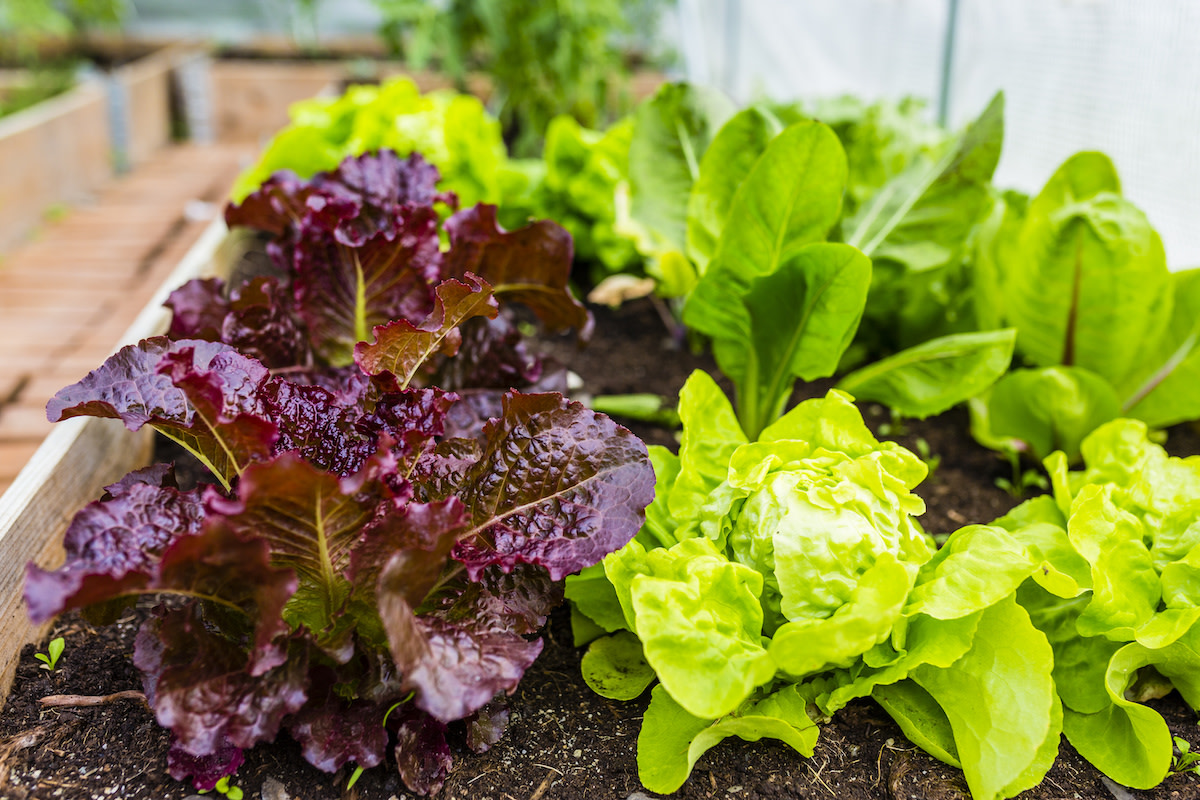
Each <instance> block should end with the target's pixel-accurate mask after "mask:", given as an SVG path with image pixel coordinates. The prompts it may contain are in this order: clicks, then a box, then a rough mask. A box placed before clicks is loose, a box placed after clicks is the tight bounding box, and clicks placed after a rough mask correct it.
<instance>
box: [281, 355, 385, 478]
mask: <svg viewBox="0 0 1200 800" xmlns="http://www.w3.org/2000/svg"><path fill="white" fill-rule="evenodd" d="M263 402H264V404H265V406H266V408H267V411H268V413H269V414H270V417H271V419H272V420H273V421H274V422H275V424H276V426H277V427H278V429H279V439H278V440H277V441H276V442H275V453H276V454H280V453H288V452H295V453H298V454H299V455H300V456H301V457H302V458H303V459H304V460H306V461H308V462H309V463H310V464H312V465H313V466H315V467H317V468H318V469H322V470H325V471H328V472H333V473H336V474H338V475H351V474H353V473H355V472H358V471H359V470H360V469H362V466H363V464H365V463H366V461H367V459H368V458H370V457H371V455H373V454H374V452H375V449H376V443H377V442H378V439H379V437H378V435H377V434H376V433H375V432H374V431H372V430H370V429H369V428H368V427H367V425H366V424H365V421H364V419H363V412H362V408H361V406H359V405H357V404H343V403H341V402H339V398H338V397H337V396H336V395H334V394H333V393H332V392H330V391H329V390H327V389H323V388H322V387H320V386H312V385H300V384H295V383H292V382H290V381H284V380H279V379H272V380H271V381H269V382H268V383H267V385H266V388H265V389H264V392H263Z"/></svg>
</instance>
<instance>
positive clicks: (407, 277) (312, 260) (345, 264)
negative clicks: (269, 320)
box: [292, 206, 442, 366]
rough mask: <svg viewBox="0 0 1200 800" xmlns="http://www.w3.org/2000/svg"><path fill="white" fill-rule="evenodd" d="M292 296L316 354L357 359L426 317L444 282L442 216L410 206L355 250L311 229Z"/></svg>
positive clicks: (337, 361)
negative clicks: (392, 330)
mask: <svg viewBox="0 0 1200 800" xmlns="http://www.w3.org/2000/svg"><path fill="white" fill-rule="evenodd" d="M293 258H294V262H293V271H292V292H293V297H294V298H295V305H296V313H297V315H298V316H299V317H300V319H301V320H303V322H304V325H305V326H306V327H307V329H308V331H309V337H310V343H311V345H312V348H313V350H314V351H315V352H316V353H317V354H318V355H319V356H320V357H321V358H323V359H324V360H325V361H326V362H327V363H329V364H332V365H333V366H344V365H346V364H349V363H351V361H352V360H353V353H354V345H355V344H356V343H357V342H360V341H364V340H366V338H367V336H368V335H369V334H370V332H371V329H372V328H373V327H375V326H377V325H383V324H385V323H387V322H390V321H391V320H394V319H407V320H419V319H423V318H424V317H425V316H426V315H427V314H428V313H429V312H430V311H431V310H432V308H433V287H434V286H435V285H436V284H437V283H438V281H439V280H440V279H441V262H442V253H441V250H440V248H439V244H438V232H437V214H436V212H434V210H433V208H432V207H428V206H404V207H403V208H402V209H400V213H399V214H398V215H397V216H395V217H393V218H391V221H390V223H389V226H388V227H387V228H385V229H383V230H380V231H379V232H377V233H376V234H375V235H374V236H372V237H371V238H369V239H367V240H366V241H364V242H363V243H362V244H361V245H358V246H356V247H350V246H347V245H345V244H343V243H341V242H338V241H336V240H334V239H333V238H332V237H331V236H330V234H329V231H328V230H326V229H324V228H321V227H319V226H317V225H315V224H307V223H306V224H305V225H304V226H303V227H301V228H300V229H299V231H298V232H297V238H296V241H295V248H294V254H293Z"/></svg>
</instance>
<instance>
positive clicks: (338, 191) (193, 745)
mask: <svg viewBox="0 0 1200 800" xmlns="http://www.w3.org/2000/svg"><path fill="white" fill-rule="evenodd" d="M436 180H437V171H436V169H434V168H432V167H431V166H430V165H429V164H428V163H427V162H425V161H424V160H423V159H422V158H420V157H419V156H412V157H410V158H408V159H405V160H401V159H400V158H398V157H397V156H396V155H395V154H394V153H391V152H387V151H385V152H383V153H380V154H378V155H367V156H360V157H351V158H348V159H347V160H346V161H345V162H343V163H342V164H341V165H340V166H339V167H338V169H337V170H334V171H332V172H329V173H320V174H318V175H317V176H315V177H314V178H313V179H312V180H309V181H302V180H300V179H298V178H295V176H291V175H287V174H280V175H277V176H275V177H273V178H271V179H270V180H268V181H267V182H266V184H264V185H263V187H262V188H261V189H260V190H259V191H258V192H256V193H255V194H252V195H250V196H249V197H247V198H246V200H245V201H244V203H243V204H242V205H240V206H237V207H233V208H230V209H229V210H228V211H227V218H228V219H229V220H230V221H231V222H232V223H235V224H236V223H242V224H246V225H250V226H254V227H257V228H259V229H261V230H265V231H268V232H270V233H273V234H274V235H275V238H274V240H273V241H272V242H271V245H270V253H271V255H272V259H273V261H274V265H275V267H276V274H274V275H272V276H271V277H268V278H261V277H260V278H255V279H253V280H252V281H250V282H248V283H245V284H243V285H242V286H241V287H239V288H237V289H234V290H233V291H231V292H229V293H228V295H227V294H226V291H225V290H224V287H223V286H222V285H221V283H220V282H219V281H215V280H209V281H200V282H195V283H192V284H189V285H187V286H185V287H183V288H182V289H181V290H179V291H177V292H176V293H175V294H173V295H172V297H171V300H170V303H169V304H170V305H171V307H172V308H173V309H174V311H175V315H174V318H173V320H172V324H171V327H170V334H169V335H168V336H162V337H153V338H150V339H146V340H143V341H142V342H140V343H138V344H136V345H130V346H128V347H126V348H124V349H122V350H121V351H120V352H118V353H117V354H116V355H114V356H112V357H111V358H110V359H108V361H106V362H105V363H104V364H103V365H101V366H100V367H99V368H97V369H96V370H94V371H92V372H91V373H89V374H88V376H87V377H85V378H84V379H83V380H81V381H79V382H78V383H76V384H74V385H72V386H68V387H66V388H64V389H62V390H61V391H60V392H58V394H56V395H55V397H54V398H53V399H52V400H51V401H50V403H49V404H48V406H47V415H48V417H49V418H50V419H51V420H55V421H57V420H61V419H68V418H71V417H76V416H89V415H90V416H100V417H110V418H115V419H120V420H121V421H122V422H123V423H124V424H125V426H126V427H128V428H129V429H131V430H138V429H140V428H142V427H143V426H146V425H149V426H151V427H153V428H155V429H156V430H158V431H159V432H161V433H163V434H164V435H166V436H168V437H170V438H172V439H174V440H175V441H177V442H179V443H180V444H182V445H183V446H184V447H185V448H187V449H188V450H190V451H191V452H192V453H193V454H195V455H196V456H197V457H199V458H200V460H201V461H202V462H203V463H204V464H205V465H207V466H208V467H209V469H210V470H211V471H212V472H213V474H214V477H215V478H216V480H217V481H218V482H219V483H220V488H217V487H216V486H213V485H209V486H208V488H207V489H205V490H204V491H200V490H192V491H187V492H183V491H180V490H179V489H178V488H176V487H175V486H173V485H172V483H173V476H172V475H171V474H170V471H169V470H168V469H166V468H165V467H157V468H152V469H147V470H142V471H139V472H136V473H133V474H131V475H130V476H128V477H127V478H125V479H124V480H122V481H121V482H119V483H117V484H114V485H113V486H111V487H109V488H108V494H107V495H106V497H104V498H103V499H101V500H99V501H97V502H95V503H93V504H91V505H89V506H88V507H86V508H85V509H84V510H83V511H81V512H80V513H79V515H77V516H76V517H75V519H74V520H73V521H72V523H71V525H70V527H69V529H68V531H67V535H66V539H65V542H64V549H65V550H66V552H67V558H66V562H65V564H64V565H63V566H62V567H61V568H59V569H57V570H52V571H48V570H44V569H42V568H40V567H38V566H36V565H33V564H30V565H29V566H28V567H27V571H26V587H25V588H26V591H25V597H26V603H27V605H28V608H29V613H30V615H31V617H32V618H33V619H34V620H37V621H39V622H44V621H47V620H49V619H50V618H51V617H53V616H54V615H56V614H58V613H60V612H62V611H65V610H67V609H72V608H81V609H85V610H86V611H87V612H88V613H90V614H92V615H94V616H96V617H98V618H103V617H112V614H113V612H114V611H119V610H120V609H121V608H122V607H123V606H125V605H127V604H128V603H130V602H132V600H133V599H134V598H135V597H136V596H138V595H143V594H155V595H167V596H170V595H175V596H176V597H177V598H178V601H179V602H177V603H175V604H173V605H170V606H169V607H166V606H164V607H163V608H160V609H159V612H158V613H156V615H155V616H154V617H153V618H152V619H150V620H149V621H148V622H146V623H145V625H144V626H143V627H142V629H141V630H140V632H139V634H138V637H137V646H136V650H135V653H134V662H135V664H136V666H137V667H138V669H139V670H140V671H141V673H142V677H143V683H144V685H145V688H146V694H147V698H148V700H149V703H150V706H151V708H152V709H153V711H154V713H155V716H156V717H157V719H158V721H159V723H160V724H162V725H163V726H164V727H167V728H169V729H170V730H171V733H172V741H173V743H172V747H171V752H170V755H169V763H170V768H171V773H172V775H173V776H175V777H176V778H178V779H183V778H186V777H188V776H191V777H192V779H193V782H194V783H195V785H196V786H197V788H200V789H207V788H212V786H214V785H215V783H216V781H217V780H218V779H220V778H221V777H222V776H223V775H225V774H228V773H229V772H230V771H231V770H233V769H236V768H237V765H238V764H239V763H241V759H242V750H244V749H246V748H250V747H253V746H254V745H255V744H257V743H258V742H261V741H270V740H273V739H274V738H275V736H276V735H277V734H278V733H279V732H280V731H282V730H286V731H288V732H289V733H290V734H291V735H292V736H293V738H295V739H296V740H297V741H298V742H299V743H300V745H301V747H302V749H303V751H304V755H305V757H306V758H307V759H308V761H309V762H310V763H312V764H313V765H314V766H316V767H318V768H320V769H323V770H327V771H331V772H332V771H336V770H338V769H340V768H341V767H342V766H343V765H344V764H346V763H347V762H349V761H354V762H355V763H356V764H358V766H360V767H371V766H374V765H377V764H379V763H382V761H383V760H384V757H385V753H386V749H387V747H388V744H389V742H393V743H394V755H395V757H396V762H397V768H398V770H399V772H400V774H401V776H402V777H403V779H404V780H405V781H406V782H407V783H408V785H409V787H410V788H411V789H413V790H414V791H417V792H420V793H425V794H432V793H435V792H436V791H437V790H438V789H439V788H440V786H441V785H442V783H443V782H444V780H445V777H446V774H447V771H448V770H449V769H450V766H451V764H452V757H451V752H450V747H449V745H448V744H447V739H446V736H447V732H448V726H449V725H450V724H451V723H454V722H458V721H464V723H463V724H465V725H466V726H467V728H468V742H470V743H472V747H477V748H480V749H486V747H487V746H489V744H490V743H492V742H494V741H496V739H497V737H498V736H499V735H500V732H501V731H502V730H503V723H504V720H505V719H506V711H505V709H504V705H503V700H502V698H503V696H504V695H505V694H507V693H511V692H512V691H514V690H515V688H516V686H517V684H518V682H519V681H520V679H521V677H522V675H523V674H524V672H525V670H526V669H527V668H528V667H529V665H530V664H531V663H532V662H533V660H534V659H535V658H536V657H537V655H538V654H539V652H540V651H541V640H540V639H537V638H535V637H531V634H533V633H535V632H536V631H537V630H538V629H539V628H540V627H541V626H542V624H543V623H544V622H545V619H546V615H547V614H548V613H549V611H550V610H551V609H552V608H553V607H554V606H555V605H556V604H557V603H558V602H559V601H560V600H561V580H562V578H563V577H564V576H565V575H567V574H568V573H571V572H576V571H578V570H580V569H583V568H585V567H589V566H593V567H594V566H596V565H598V563H599V562H600V560H601V558H603V556H604V555H606V554H607V553H610V552H612V551H614V550H616V549H618V548H619V547H621V546H622V545H624V544H626V543H627V542H628V541H629V540H630V539H631V538H632V537H633V536H634V535H635V533H636V532H637V531H638V529H639V528H640V527H641V526H642V524H643V521H644V515H643V511H642V509H643V508H644V507H645V506H646V504H648V503H649V502H650V499H651V496H652V494H653V475H652V473H651V468H650V463H649V461H648V459H647V457H646V450H645V445H643V444H642V443H641V442H640V441H639V440H638V439H637V438H636V437H634V436H633V435H632V434H630V433H629V431H627V430H625V429H624V428H621V427H620V426H618V425H616V424H615V423H614V422H613V421H612V420H610V419H609V418H607V417H605V416H603V415H601V414H597V413H595V412H594V411H591V410H590V409H587V408H584V407H583V406H582V405H580V404H579V403H573V402H570V401H568V400H567V399H565V398H564V397H563V396H562V395H561V394H559V393H557V392H539V391H536V390H537V389H538V388H540V386H539V384H540V383H547V382H552V380H548V379H547V376H544V375H543V374H542V365H541V362H539V361H537V360H536V359H530V358H529V357H528V353H527V352H526V351H525V349H524V345H523V344H522V342H521V336H520V334H519V332H518V331H517V330H516V329H515V326H514V325H511V324H510V323H507V322H506V321H505V320H504V317H502V316H500V304H501V303H502V302H505V303H506V302H508V301H515V302H520V303H522V304H524V305H525V306H527V307H528V308H529V309H531V310H532V312H533V313H534V314H535V315H536V316H538V317H539V318H540V319H541V320H542V321H543V323H544V325H545V326H546V327H547V328H549V329H552V330H558V329H563V328H570V327H575V328H582V329H585V330H586V328H587V327H589V325H590V322H591V318H590V315H588V313H587V312H586V310H585V309H584V308H583V307H582V305H581V304H580V303H579V302H578V301H576V300H575V298H574V297H573V296H572V295H571V293H570V291H569V289H568V288H567V285H566V282H567V273H568V271H569V268H570V263H571V242H570V237H569V236H568V235H567V234H566V232H565V231H563V230H562V229H561V228H559V227H558V226H556V225H554V224H553V223H546V222H542V223H534V224H531V225H528V226H526V227H524V228H522V229H520V230H516V231H511V232H509V231H504V230H503V229H501V228H500V227H499V225H498V224H497V222H496V209H495V208H494V207H492V206H483V205H480V206H476V207H472V208H467V209H463V210H461V211H459V212H457V213H456V214H454V215H453V216H451V217H450V218H449V219H448V220H447V221H446V223H445V231H446V233H447V238H448V240H449V247H448V248H447V249H445V250H443V249H442V248H441V247H440V245H439V240H440V231H439V227H440V226H439V222H438V214H437V213H436V212H435V211H434V209H433V203H434V202H442V201H452V200H453V198H450V197H448V196H446V195H444V194H442V193H441V192H439V191H437V187H436V185H435V184H436ZM513 386H518V387H521V388H523V389H526V390H531V389H532V390H535V391H531V392H528V393H525V392H520V391H516V390H514V389H511V388H510V387H513ZM393 706H399V709H398V711H397V713H395V714H391V715H390V716H389V714H388V710H389V709H390V708H392V707H393Z"/></svg>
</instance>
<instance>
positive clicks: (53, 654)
mask: <svg viewBox="0 0 1200 800" xmlns="http://www.w3.org/2000/svg"><path fill="white" fill-rule="evenodd" d="M66 646H67V643H66V641H64V640H63V637H61V636H57V637H55V638H53V639H51V640H50V642H49V644H47V645H46V652H45V653H34V654H33V657H34V658H36V659H37V660H38V661H41V662H42V669H44V670H49V671H50V672H54V670H55V669H57V668H58V658H59V656H61V655H62V653H63V648H65V647H66Z"/></svg>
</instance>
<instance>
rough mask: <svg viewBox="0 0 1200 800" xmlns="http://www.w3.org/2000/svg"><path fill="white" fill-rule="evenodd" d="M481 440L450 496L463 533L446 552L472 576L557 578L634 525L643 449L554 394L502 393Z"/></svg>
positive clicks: (641, 493)
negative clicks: (458, 508) (534, 570)
mask: <svg viewBox="0 0 1200 800" xmlns="http://www.w3.org/2000/svg"><path fill="white" fill-rule="evenodd" d="M484 438H485V439H486V442H487V444H486V446H485V448H484V452H483V455H482V456H481V458H480V459H479V461H478V462H476V463H475V464H474V465H473V466H472V467H471V469H470V471H469V472H468V473H467V475H466V476H465V477H464V482H463V485H462V486H461V487H460V488H459V490H458V491H457V492H456V494H457V496H458V497H459V498H461V499H462V501H463V502H464V503H466V504H467V506H468V507H469V508H470V509H471V516H472V526H473V527H472V530H471V532H470V533H469V534H468V535H467V536H465V537H463V538H461V539H460V541H459V544H458V545H457V546H456V547H455V552H454V554H453V555H454V558H456V559H458V560H459V561H461V562H462V563H463V564H465V565H466V566H467V568H468V570H469V572H470V575H471V577H472V579H478V576H479V574H480V573H481V571H482V570H483V568H484V567H486V566H488V565H491V564H495V565H498V566H500V567H501V568H502V569H504V570H511V569H512V568H513V567H515V566H516V565H517V564H522V563H525V564H538V565H540V566H543V567H545V568H546V569H547V570H548V571H549V572H550V575H551V577H553V579H554V580H561V579H562V578H563V577H565V576H566V575H569V574H570V573H572V572H577V571H579V570H581V569H583V568H584V567H587V566H590V565H592V564H595V563H597V562H599V561H600V559H602V558H603V557H604V556H605V555H607V554H608V553H611V552H613V551H614V550H617V549H618V548H620V547H622V546H623V545H624V544H625V543H626V542H628V541H629V540H630V539H632V538H633V536H634V534H636V533H637V532H638V530H639V529H640V528H641V526H642V523H643V521H644V519H645V510H644V509H645V507H646V505H648V504H649V503H650V501H651V500H652V499H653V498H654V470H653V469H652V468H651V466H650V461H649V458H648V457H647V454H646V445H645V444H643V443H642V441H641V440H640V439H638V438H637V437H636V436H634V435H633V434H632V433H630V432H629V431H628V430H626V429H625V428H623V427H621V426H620V425H617V424H616V423H615V422H613V421H612V420H611V419H609V418H608V417H606V416H604V415H603V414H597V413H595V412H594V411H591V410H590V409H588V408H585V407H584V406H583V405H581V404H579V403H571V402H568V401H567V400H565V399H564V398H563V397H562V396H561V395H556V394H528V395H522V394H517V393H510V394H508V395H506V396H505V397H504V402H503V409H502V413H501V415H500V416H499V417H498V418H495V419H492V420H491V421H490V422H488V423H487V424H486V425H485V426H484Z"/></svg>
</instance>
